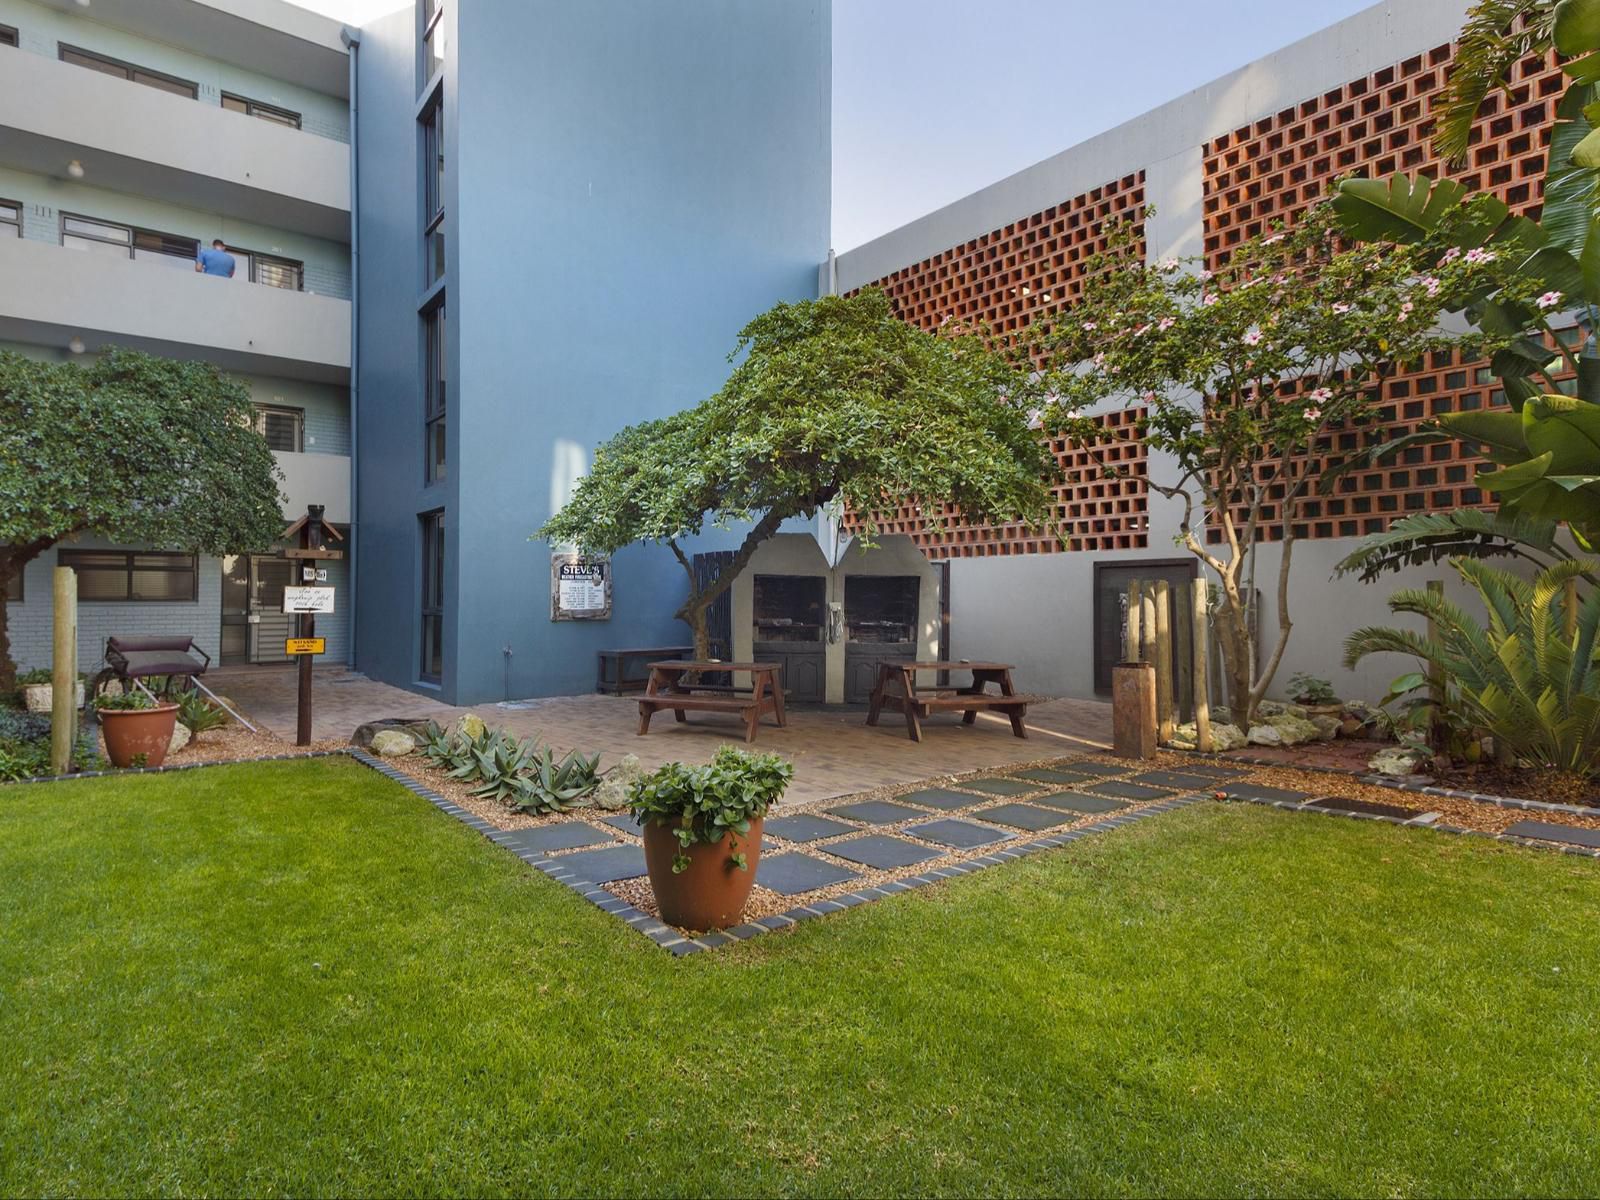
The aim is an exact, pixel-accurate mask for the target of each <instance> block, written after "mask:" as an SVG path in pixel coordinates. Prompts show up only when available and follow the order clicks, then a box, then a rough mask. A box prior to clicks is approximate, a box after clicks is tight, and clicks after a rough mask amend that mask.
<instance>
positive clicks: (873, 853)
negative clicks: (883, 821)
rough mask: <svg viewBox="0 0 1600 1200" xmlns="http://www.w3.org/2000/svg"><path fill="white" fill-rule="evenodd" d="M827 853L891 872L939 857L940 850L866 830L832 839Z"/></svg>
mask: <svg viewBox="0 0 1600 1200" xmlns="http://www.w3.org/2000/svg"><path fill="white" fill-rule="evenodd" d="M828 853H829V854H836V855H838V856H839V857H840V858H847V859H849V860H850V861H851V862H858V863H861V864H862V865H863V866H868V867H872V868H874V869H875V870H879V871H892V870H894V869H896V868H897V867H910V866H914V865H915V864H917V863H919V862H926V861H927V860H928V859H930V858H938V857H939V851H937V850H929V849H928V848H927V847H926V846H918V845H916V844H915V843H913V842H908V841H906V840H905V839H904V838H897V837H890V836H889V835H888V834H884V833H868V834H863V835H862V836H861V837H858V838H849V839H848V840H846V841H843V842H835V843H834V844H833V845H831V846H829V847H828Z"/></svg>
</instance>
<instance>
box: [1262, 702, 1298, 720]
mask: <svg viewBox="0 0 1600 1200" xmlns="http://www.w3.org/2000/svg"><path fill="white" fill-rule="evenodd" d="M1305 715H1306V706H1305V705H1304V704H1285V703H1283V701H1281V700H1263V701H1262V702H1261V703H1260V705H1259V706H1258V707H1257V708H1256V716H1258V717H1283V716H1289V717H1300V718H1301V719H1304V718H1305Z"/></svg>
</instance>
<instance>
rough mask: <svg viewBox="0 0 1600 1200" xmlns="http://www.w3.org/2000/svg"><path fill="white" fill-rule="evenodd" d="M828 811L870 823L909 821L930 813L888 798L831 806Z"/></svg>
mask: <svg viewBox="0 0 1600 1200" xmlns="http://www.w3.org/2000/svg"><path fill="white" fill-rule="evenodd" d="M828 811H829V812H831V813H833V814H834V815H835V816H839V817H848V818H849V819H850V820H852V821H865V822H866V823H867V824H868V825H893V824H895V823H896V822H897V821H909V820H910V819H911V818H912V817H925V816H927V815H928V814H927V813H926V812H924V811H923V810H922V809H918V808H907V807H906V806H905V805H904V804H894V803H891V802H890V801H888V800H864V801H862V802H861V803H860V804H841V805H840V806H839V807H838V808H830V809H829V810H828Z"/></svg>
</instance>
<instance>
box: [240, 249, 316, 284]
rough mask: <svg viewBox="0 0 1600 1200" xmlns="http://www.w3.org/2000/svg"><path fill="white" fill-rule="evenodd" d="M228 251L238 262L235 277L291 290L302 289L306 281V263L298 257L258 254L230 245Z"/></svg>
mask: <svg viewBox="0 0 1600 1200" xmlns="http://www.w3.org/2000/svg"><path fill="white" fill-rule="evenodd" d="M228 253H229V254H231V255H233V257H234V261H235V263H236V264H237V266H236V267H235V276H234V277H235V278H238V279H248V280H249V281H250V282H251V283H260V284H264V285H265V286H267V287H275V288H284V289H286V290H288V291H291V292H298V291H300V289H301V287H302V286H303V285H304V283H305V275H306V268H305V264H304V263H302V262H300V261H299V260H298V259H293V258H279V257H278V256H277V255H275V254H257V253H256V252H255V251H254V250H241V249H240V248H239V247H238V246H229V247H228Z"/></svg>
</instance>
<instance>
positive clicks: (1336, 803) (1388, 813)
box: [1311, 796, 1419, 821]
mask: <svg viewBox="0 0 1600 1200" xmlns="http://www.w3.org/2000/svg"><path fill="white" fill-rule="evenodd" d="M1311 807H1313V808H1325V809H1327V810H1328V811H1330V812H1353V813H1365V814H1367V815H1368V816H1374V817H1399V818H1400V819H1401V820H1402V821H1409V820H1411V818H1412V817H1415V816H1418V815H1419V814H1418V813H1417V811H1416V810H1415V809H1412V808H1401V807H1400V806H1399V805H1398V804H1374V803H1373V802H1372V801H1371V800H1347V799H1346V798H1345V797H1343V796H1324V797H1322V799H1320V800H1313V801H1312V802H1311Z"/></svg>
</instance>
